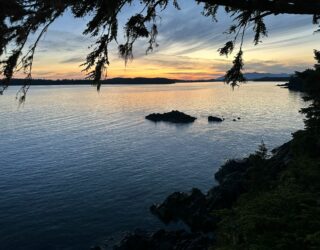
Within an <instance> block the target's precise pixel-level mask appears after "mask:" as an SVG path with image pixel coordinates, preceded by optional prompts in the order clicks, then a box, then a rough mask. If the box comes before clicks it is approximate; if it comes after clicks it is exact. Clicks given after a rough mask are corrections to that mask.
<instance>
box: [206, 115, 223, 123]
mask: <svg viewBox="0 0 320 250" xmlns="http://www.w3.org/2000/svg"><path fill="white" fill-rule="evenodd" d="M223 121H224V118H220V117H217V116H209V117H208V122H223Z"/></svg>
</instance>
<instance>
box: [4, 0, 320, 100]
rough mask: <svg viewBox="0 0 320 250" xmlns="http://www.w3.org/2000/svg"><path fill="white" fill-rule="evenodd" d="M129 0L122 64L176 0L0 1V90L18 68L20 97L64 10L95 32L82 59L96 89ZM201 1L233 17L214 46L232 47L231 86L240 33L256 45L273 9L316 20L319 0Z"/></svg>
mask: <svg viewBox="0 0 320 250" xmlns="http://www.w3.org/2000/svg"><path fill="white" fill-rule="evenodd" d="M133 2H138V3H139V4H140V8H141V11H140V12H138V13H137V14H135V15H133V16H131V17H130V18H129V20H128V21H127V23H126V24H125V27H124V30H125V42H124V43H123V44H120V45H119V46H118V50H119V55H120V56H121V57H122V58H123V59H124V60H125V62H126V63H127V62H128V60H131V59H132V58H133V45H134V43H135V41H136V40H137V39H139V38H147V39H148V45H147V49H146V51H147V53H148V52H150V51H152V50H153V48H154V47H155V46H158V44H157V40H156V38H157V34H158V31H157V22H158V20H159V19H158V13H159V11H162V10H164V9H166V8H167V6H168V5H169V4H173V5H174V6H175V7H176V8H177V9H180V7H179V2H178V0H140V1H134V0H0V34H1V36H0V56H1V58H4V59H3V60H2V61H0V64H1V69H0V73H1V75H2V76H3V79H2V83H1V88H0V94H1V93H3V91H4V90H5V89H6V88H7V87H8V86H9V84H10V80H11V78H12V77H13V75H14V73H15V72H17V71H24V73H25V74H26V79H25V85H24V86H23V87H22V88H21V90H20V93H19V94H20V98H21V100H24V98H25V95H26V93H27V91H28V88H29V86H30V81H31V78H32V75H31V73H32V63H33V58H34V55H35V50H36V47H37V45H38V43H39V41H40V39H41V37H42V36H43V35H44V34H45V32H46V31H47V29H48V27H49V26H50V24H52V23H53V22H54V21H55V20H56V19H57V18H58V17H59V16H61V15H62V14H63V13H64V12H66V10H70V11H71V13H72V14H73V16H74V17H75V18H83V17H85V16H86V17H88V16H89V17H91V19H90V21H89V22H88V23H87V27H86V29H85V30H84V31H83V33H84V34H85V35H91V36H93V37H96V42H95V44H93V45H92V51H91V53H89V54H88V55H87V58H86V61H85V62H84V63H83V65H82V66H83V67H84V71H86V72H87V77H88V78H89V79H92V80H93V83H94V84H96V86H97V89H98V90H99V89H100V80H101V78H102V77H103V75H104V74H105V73H106V69H107V66H108V65H109V64H110V62H109V56H108V45H109V44H110V43H111V42H113V41H117V37H118V30H119V24H118V18H119V13H120V12H121V11H122V10H123V9H124V7H126V6H130V5H131V4H132V3H133ZM194 2H195V4H201V5H203V13H202V14H203V15H205V16H211V17H212V20H213V21H215V22H216V21H218V20H217V16H216V15H217V12H218V10H219V8H224V10H225V11H226V13H227V14H229V15H230V17H231V18H232V19H233V20H234V24H233V25H232V26H231V27H230V28H229V30H228V33H229V34H233V39H232V40H230V41H227V42H226V44H225V45H224V46H223V47H222V48H221V49H220V50H219V52H220V54H221V55H226V56H227V55H230V54H231V53H232V52H233V50H234V49H235V48H236V46H237V45H238V46H239V51H238V52H237V53H236V56H235V59H234V61H233V66H232V67H231V69H230V70H229V71H228V72H227V73H226V77H225V81H226V82H227V83H228V84H231V85H232V86H233V87H234V86H236V85H237V84H238V82H243V81H245V78H244V77H243V74H242V69H243V50H242V46H243V39H244V34H245V32H246V31H247V30H248V29H249V28H252V29H253V31H254V38H253V42H254V44H255V45H258V44H259V42H260V41H261V38H262V37H264V36H266V35H267V28H266V25H265V23H264V18H265V17H266V16H269V15H278V14H304V15H312V16H313V23H314V24H318V23H319V21H320V0H195V1H194ZM33 34H37V39H36V41H35V42H34V44H33V45H32V46H31V47H30V48H29V49H28V50H27V52H25V53H23V51H24V49H25V46H26V43H27V41H28V38H29V37H30V36H31V35H33Z"/></svg>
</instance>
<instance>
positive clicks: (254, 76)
mask: <svg viewBox="0 0 320 250" xmlns="http://www.w3.org/2000/svg"><path fill="white" fill-rule="evenodd" d="M244 76H245V77H246V79H247V80H248V81H263V82H270V81H278V82H286V81H289V79H290V74H285V73H282V74H272V73H256V72H254V73H246V74H244ZM223 81H224V77H219V78H216V79H197V80H188V79H185V80H181V79H169V78H163V77H155V78H146V77H136V78H121V77H117V78H111V79H106V80H102V84H103V85H112V84H114V85H118V84H123V85H127V84H128V85H130V84H133V85H144V84H174V83H188V82H223ZM24 83H25V80H24V79H12V82H11V84H10V85H12V86H21V85H24ZM91 84H92V81H91V80H81V79H61V80H48V79H33V80H32V85H34V86H46V85H91Z"/></svg>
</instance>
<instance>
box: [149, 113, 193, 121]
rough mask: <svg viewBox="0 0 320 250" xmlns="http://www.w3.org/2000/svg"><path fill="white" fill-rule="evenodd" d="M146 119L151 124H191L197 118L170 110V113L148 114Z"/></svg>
mask: <svg viewBox="0 0 320 250" xmlns="http://www.w3.org/2000/svg"><path fill="white" fill-rule="evenodd" d="M146 119H147V120H150V121H153V122H161V121H163V122H172V123H192V122H194V121H195V120H196V119H197V118H196V117H193V116H190V115H187V114H185V113H182V112H180V111H177V110H172V111H171V112H168V113H163V114H159V113H154V114H150V115H148V116H146Z"/></svg>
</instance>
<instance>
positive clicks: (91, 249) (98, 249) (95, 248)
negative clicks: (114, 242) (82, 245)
mask: <svg viewBox="0 0 320 250" xmlns="http://www.w3.org/2000/svg"><path fill="white" fill-rule="evenodd" d="M90 250H102V248H101V247H99V246H94V247H91V248H90Z"/></svg>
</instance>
